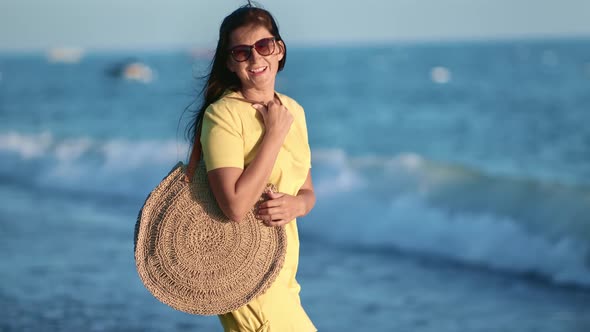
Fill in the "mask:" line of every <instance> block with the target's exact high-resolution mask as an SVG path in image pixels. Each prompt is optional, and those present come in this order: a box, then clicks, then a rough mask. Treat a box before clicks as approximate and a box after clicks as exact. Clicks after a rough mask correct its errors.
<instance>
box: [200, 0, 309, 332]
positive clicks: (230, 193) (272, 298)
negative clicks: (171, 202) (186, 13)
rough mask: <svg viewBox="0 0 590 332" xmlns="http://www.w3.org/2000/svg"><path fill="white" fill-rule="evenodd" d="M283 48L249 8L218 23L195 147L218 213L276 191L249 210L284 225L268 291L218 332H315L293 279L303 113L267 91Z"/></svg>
mask: <svg viewBox="0 0 590 332" xmlns="http://www.w3.org/2000/svg"><path fill="white" fill-rule="evenodd" d="M286 58H287V48H286V46H285V43H284V41H283V40H282V38H281V36H280V34H279V30H278V28H277V24H276V22H275V20H274V19H273V17H272V15H271V14H270V13H269V12H268V11H266V10H263V9H260V8H255V7H252V6H251V5H250V4H249V5H247V6H244V7H241V8H238V9H237V10H236V11H234V12H233V13H231V14H230V15H229V16H227V17H226V18H225V19H224V21H223V23H222V24H221V27H220V31H219V41H218V44H217V49H216V52H215V56H214V59H213V64H212V67H211V72H210V74H209V75H208V77H207V83H206V85H205V87H204V89H203V94H204V103H203V105H202V107H201V108H200V112H199V113H198V116H197V118H196V119H195V122H194V124H193V127H192V133H193V137H194V135H195V133H197V132H198V130H196V129H197V128H198V124H199V123H201V121H202V131H201V136H200V140H201V144H202V147H203V159H204V160H205V165H206V167H207V174H208V179H209V185H210V187H211V190H212V192H213V194H214V196H215V198H216V200H217V203H218V204H219V206H220V208H221V210H222V211H223V212H224V213H225V214H226V216H227V217H229V218H230V219H232V220H233V221H235V222H239V221H240V220H242V218H243V216H244V215H245V214H246V213H247V211H249V210H250V209H251V208H252V206H253V205H254V204H255V202H256V201H257V200H258V198H259V197H260V196H261V194H262V192H263V190H264V188H265V186H266V184H267V183H268V182H271V183H273V184H275V185H276V186H277V188H278V191H279V192H278V193H270V194H269V200H268V201H266V202H265V203H263V204H261V205H260V206H259V208H258V210H257V211H256V213H257V217H258V218H259V219H260V220H262V222H264V224H265V225H266V226H268V227H285V231H286V234H287V243H288V245H287V253H286V257H285V263H284V266H283V268H282V270H281V272H280V273H279V276H278V277H277V279H276V280H275V282H274V283H273V284H272V285H271V287H270V288H269V289H268V290H267V291H266V292H265V293H264V294H262V295H260V296H259V297H257V298H255V299H254V300H253V301H251V302H250V303H248V304H247V305H245V306H243V307H242V308H240V309H238V310H236V311H233V312H230V313H227V314H223V315H220V316H219V319H220V321H221V323H222V325H223V327H224V329H225V331H272V332H291V331H293V332H308V331H316V329H315V327H314V325H313V324H312V322H311V320H310V319H309V317H308V316H307V314H306V313H305V311H304V310H303V308H302V307H301V303H300V299H299V290H300V286H299V284H298V283H297V281H296V279H295V274H296V272H297V265H298V259H299V238H298V233H297V224H296V218H297V217H300V216H304V215H306V214H307V213H308V212H309V211H310V210H311V209H312V208H313V206H314V204H315V194H314V189H313V184H312V179H311V173H310V167H311V155H310V149H309V145H308V140H307V128H306V124H305V115H304V113H303V108H302V107H301V106H300V105H299V104H297V102H295V101H294V100H293V99H291V98H289V97H287V96H285V95H282V94H279V93H277V92H276V91H275V78H276V75H277V72H278V71H280V70H282V69H283V67H284V65H285V61H286Z"/></svg>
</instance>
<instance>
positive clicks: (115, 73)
mask: <svg viewBox="0 0 590 332" xmlns="http://www.w3.org/2000/svg"><path fill="white" fill-rule="evenodd" d="M106 73H107V74H108V75H109V76H112V77H115V78H122V79H126V80H129V81H137V82H141V83H150V82H152V81H153V80H154V77H155V74H154V71H153V70H152V69H151V68H150V67H149V66H148V65H146V64H144V63H142V62H140V61H138V60H135V59H130V60H125V61H123V62H120V63H117V64H115V65H113V66H111V67H110V68H108V69H107V70H106Z"/></svg>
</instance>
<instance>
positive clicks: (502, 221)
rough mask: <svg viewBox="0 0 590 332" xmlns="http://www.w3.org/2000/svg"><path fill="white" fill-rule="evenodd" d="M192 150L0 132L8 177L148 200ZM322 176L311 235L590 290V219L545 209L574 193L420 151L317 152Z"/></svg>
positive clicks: (0, 164)
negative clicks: (506, 178)
mask: <svg viewBox="0 0 590 332" xmlns="http://www.w3.org/2000/svg"><path fill="white" fill-rule="evenodd" d="M187 149H188V146H187V145H186V144H180V143H176V142H174V141H130V140H122V139H117V140H108V141H99V140H96V139H90V138H76V139H57V138H55V137H53V135H51V134H49V133H42V134H37V135H26V134H21V133H9V134H0V157H1V158H0V175H1V176H3V177H6V176H11V177H15V178H16V179H18V180H21V181H25V182H29V183H32V184H33V185H35V186H38V187H41V188H51V189H53V188H58V189H64V190H70V191H73V192H89V193H101V194H106V195H112V194H117V195H125V196H128V197H132V198H134V199H139V198H141V199H143V198H145V196H146V195H147V193H149V191H150V190H151V189H153V188H154V186H155V185H156V184H157V183H158V182H159V181H160V180H161V178H162V176H163V174H165V172H167V171H169V169H170V167H171V166H173V165H174V164H175V163H176V162H177V161H178V160H179V159H181V160H182V159H184V157H185V156H186V152H187ZM313 172H314V173H313V174H314V184H315V186H316V192H317V195H318V204H317V205H316V208H315V209H314V211H312V213H311V215H310V216H309V217H308V218H309V219H313V221H310V222H304V223H302V224H301V229H302V231H303V232H304V234H305V233H307V234H309V233H312V234H314V235H317V236H318V237H320V238H322V239H326V240H330V241H335V242H339V243H344V244H347V245H352V246H354V245H366V246H389V247H392V248H399V249H402V250H407V251H412V252H420V253H426V254H428V255H434V256H439V257H444V258H446V259H451V260H455V261H460V262H466V263H470V264H475V265H482V266H485V267H488V268H492V269H502V270H509V271H514V272H519V273H529V272H533V273H537V274H540V275H543V276H545V277H546V278H548V279H551V280H554V281H555V282H558V283H576V284H580V285H584V286H590V270H589V268H588V263H587V261H588V257H590V248H589V243H588V241H587V238H586V237H584V236H585V235H584V234H586V233H588V227H587V223H583V222H580V220H574V219H572V218H569V217H568V216H567V215H565V214H563V211H559V212H560V213H561V214H558V216H561V217H562V219H563V220H559V222H555V219H553V217H554V215H551V214H550V213H546V212H547V211H549V212H551V211H550V210H543V211H541V212H542V213H539V209H544V208H545V209H546V206H551V204H553V203H555V204H554V205H556V206H559V209H562V207H563V204H564V202H569V203H568V204H572V203H571V201H572V200H573V199H574V197H571V196H563V195H564V194H563V193H561V191H560V195H562V196H556V197H557V198H556V200H555V202H552V201H543V202H539V200H540V199H545V198H543V197H545V196H547V195H546V193H545V192H541V194H542V195H537V194H535V193H533V194H530V192H528V191H526V190H529V189H530V188H529V187H530V186H529V185H528V184H527V185H525V186H521V185H520V184H518V183H516V184H510V185H504V184H502V181H501V180H499V179H492V180H493V184H494V186H493V189H494V191H493V192H489V191H486V190H487V189H485V188H486V186H487V185H488V182H486V181H489V179H486V178H485V177H483V179H482V178H480V177H478V175H477V174H472V173H470V172H468V171H465V170H464V169H461V168H460V167H447V166H443V165H438V164H435V163H433V162H432V161H429V160H427V159H425V158H423V157H421V156H420V155H416V154H413V153H403V154H399V155H397V156H394V157H391V158H383V157H375V156H368V157H351V156H349V155H347V154H346V153H345V152H343V151H341V150H314V151H313ZM482 181H483V182H482ZM482 183H483V185H481V184H482ZM478 186H480V187H483V188H484V189H481V188H479V187H478ZM514 186H516V189H514ZM495 191H497V192H495ZM510 191H515V192H517V195H516V196H514V197H520V200H521V201H520V202H519V204H516V205H518V206H517V208H518V210H516V212H517V213H516V212H515V213H513V214H510V213H507V211H508V212H510V210H507V209H504V207H505V206H504V205H509V206H511V207H512V206H514V205H515V204H512V203H511V201H510V199H508V200H507V199H506V197H508V198H510V197H511V196H510V195H512V194H511V193H510ZM523 193H524V195H525V196H526V197H529V196H530V197H533V198H532V201H531V202H530V203H528V202H525V204H522V203H523V198H522V197H523ZM494 195H495V196H497V197H499V198H495V197H494ZM535 195H537V196H538V197H537V196H535ZM568 195H569V194H568ZM481 202H484V203H485V205H484V206H483V207H481V206H480V205H479V204H480V203H481ZM502 204H504V205H502ZM571 206H573V205H571ZM571 206H570V207H571ZM574 207H575V206H574ZM555 209H557V208H555ZM528 210H530V211H528ZM570 210H572V209H570ZM572 211H573V212H572V214H571V215H572V216H573V215H582V216H585V215H588V214H587V213H583V212H584V211H586V210H579V209H578V210H575V209H573V210H572ZM564 216H565V217H567V218H565V217H564ZM568 218H569V219H568ZM527 219H529V220H527ZM585 232H586V233H585Z"/></svg>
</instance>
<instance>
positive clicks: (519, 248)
mask: <svg viewBox="0 0 590 332" xmlns="http://www.w3.org/2000/svg"><path fill="white" fill-rule="evenodd" d="M127 56H135V57H137V58H138V59H140V60H141V61H142V62H143V63H145V64H147V65H148V66H150V67H151V68H152V69H153V70H154V71H155V79H154V80H153V82H151V83H148V84H144V83H139V82H134V81H129V80H124V79H120V78H113V77H111V76H108V75H107V74H106V71H107V70H108V69H109V68H110V67H112V66H113V65H114V64H116V63H118V62H120V61H121V60H124V59H125V58H127ZM207 65H208V60H207V59H204V58H194V57H191V56H190V54H189V53H188V52H182V51H177V52H162V53H149V54H148V53H138V54H115V53H110V54H101V53H94V54H87V55H85V56H84V57H83V58H82V60H81V61H80V62H79V63H74V64H63V63H51V62H49V61H48V60H47V59H46V57H45V56H44V55H43V54H4V55H0V252H2V261H3V264H2V265H1V266H0V285H2V286H0V307H2V308H3V310H1V311H0V330H1V331H5V330H6V331H82V330H83V331H168V330H178V331H184V330H186V331H189V330H190V331H219V330H220V328H219V326H218V325H219V324H218V322H217V321H216V318H214V317H198V316H191V315H186V314H183V313H179V312H175V311H173V310H172V309H170V308H168V307H166V306H165V305H163V304H160V303H159V302H157V301H156V300H155V299H153V298H152V297H151V295H149V293H147V291H146V290H145V289H144V288H143V286H142V285H141V282H140V281H139V278H138V277H137V274H136V273H135V267H134V262H133V245H132V236H133V226H134V223H135V216H136V213H137V211H138V210H139V208H140V206H141V204H142V203H143V201H144V199H145V197H146V195H147V194H148V193H149V191H150V190H151V189H152V188H153V187H154V186H155V185H156V184H157V183H158V182H159V180H160V179H161V178H162V176H163V175H164V174H165V172H167V171H168V170H169V169H170V167H172V166H173V165H174V164H175V163H176V161H177V160H183V159H185V158H186V156H187V148H188V145H187V141H186V140H185V139H184V128H185V125H186V123H187V121H188V119H189V118H190V111H186V112H185V108H186V107H187V106H188V105H189V104H190V103H191V102H192V101H194V98H195V96H196V91H197V90H198V88H199V84H198V82H197V81H196V80H195V77H196V76H200V75H203V74H205V72H206V67H207ZM277 84H278V87H277V89H278V90H279V91H281V92H283V93H286V94H288V95H290V96H292V97H294V98H295V99H297V100H298V101H299V102H300V104H302V105H303V106H304V107H305V109H306V114H307V121H308V129H309V137H310V144H311V147H312V162H313V177H314V184H315V188H316V192H317V197H318V202H317V205H316V208H315V209H314V210H313V211H312V213H310V215H308V216H307V217H305V218H303V219H302V220H301V221H300V232H301V240H302V246H301V265H300V271H299V277H298V279H299V281H300V283H301V284H302V287H303V290H302V294H301V295H302V300H303V302H304V306H305V307H306V309H307V310H308V312H309V315H310V316H311V318H312V319H313V320H314V322H315V323H316V325H317V326H318V328H319V329H320V331H359V330H361V331H365V330H367V331H368V330H383V331H443V332H447V331H449V332H450V331H556V332H562V331H576V332H577V331H588V330H590V217H589V216H590V127H589V126H588V123H590V112H589V111H588V110H590V41H587V40H552V41H526V40H525V41H505V42H469V43H467V42H465V43H440V44H392V45H381V46H372V47H333V48H296V47H292V48H290V49H289V54H288V62H287V66H286V69H285V71H284V72H283V73H281V74H280V75H279V79H278V82H277Z"/></svg>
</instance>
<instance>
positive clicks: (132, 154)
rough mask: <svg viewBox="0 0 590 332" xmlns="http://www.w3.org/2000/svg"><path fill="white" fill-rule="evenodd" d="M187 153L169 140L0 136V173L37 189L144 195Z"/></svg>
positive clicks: (46, 134) (45, 135) (182, 146)
mask: <svg viewBox="0 0 590 332" xmlns="http://www.w3.org/2000/svg"><path fill="white" fill-rule="evenodd" d="M187 149H188V146H187V145H186V144H179V143H176V142H174V141H130V140H123V139H114V140H108V141H99V140H94V139H90V138H74V139H72V138H69V139H57V138H55V137H54V136H53V135H52V134H51V133H47V132H44V133H40V134H32V135H27V134H21V133H7V134H0V154H1V155H2V156H3V162H2V163H0V173H2V174H3V175H4V176H12V177H15V178H21V179H22V180H23V181H30V182H33V184H34V185H38V186H41V187H52V188H59V189H67V190H72V191H75V192H79V191H83V192H89V193H93V192H99V193H103V194H109V193H116V194H119V195H127V196H136V195H139V196H144V195H145V194H147V192H149V190H150V189H151V188H152V187H153V185H155V184H156V183H157V182H158V181H159V180H160V179H161V178H162V174H165V172H166V171H168V170H169V168H170V167H172V166H173V165H174V164H175V163H176V162H177V161H178V160H184V155H185V153H186V152H185V151H187ZM11 156H12V158H11ZM14 156H17V158H14ZM181 156H182V157H181Z"/></svg>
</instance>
